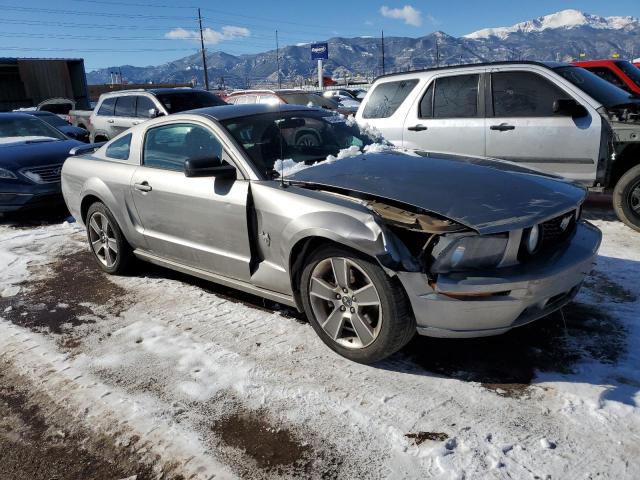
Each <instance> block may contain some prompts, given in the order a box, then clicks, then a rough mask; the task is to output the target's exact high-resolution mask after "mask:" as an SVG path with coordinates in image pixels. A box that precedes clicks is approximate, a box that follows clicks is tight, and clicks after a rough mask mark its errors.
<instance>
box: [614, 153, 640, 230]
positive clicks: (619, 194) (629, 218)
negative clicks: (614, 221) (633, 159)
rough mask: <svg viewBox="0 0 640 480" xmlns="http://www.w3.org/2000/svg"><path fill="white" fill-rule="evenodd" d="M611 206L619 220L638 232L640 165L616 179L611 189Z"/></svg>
mask: <svg viewBox="0 0 640 480" xmlns="http://www.w3.org/2000/svg"><path fill="white" fill-rule="evenodd" d="M613 208H614V210H615V211H616V215H617V216H618V218H619V219H620V221H621V222H623V223H625V224H626V225H628V226H629V227H631V228H633V229H634V230H636V231H638V232H640V165H636V166H635V167H633V168H631V169H630V170H629V171H628V172H627V173H625V174H624V175H623V176H622V177H621V178H620V180H618V183H617V184H616V186H615V188H614V190H613Z"/></svg>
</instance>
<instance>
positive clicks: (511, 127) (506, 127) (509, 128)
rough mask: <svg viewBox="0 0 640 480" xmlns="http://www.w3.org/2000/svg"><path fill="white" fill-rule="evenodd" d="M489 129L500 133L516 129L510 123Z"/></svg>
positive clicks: (492, 126)
mask: <svg viewBox="0 0 640 480" xmlns="http://www.w3.org/2000/svg"><path fill="white" fill-rule="evenodd" d="M489 128H490V129H491V130H498V131H499V132H506V131H507V130H515V129H516V127H515V126H514V125H509V124H508V123H501V124H500V125H491V126H490V127H489Z"/></svg>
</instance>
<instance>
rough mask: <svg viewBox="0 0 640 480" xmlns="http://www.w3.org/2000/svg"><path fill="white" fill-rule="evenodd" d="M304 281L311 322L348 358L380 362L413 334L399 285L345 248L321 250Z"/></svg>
mask: <svg viewBox="0 0 640 480" xmlns="http://www.w3.org/2000/svg"><path fill="white" fill-rule="evenodd" d="M301 282H302V285H301V294H302V304H303V307H304V310H305V313H306V315H307V318H308V319H309V322H310V323H311V326H312V327H313V329H314V330H315V331H316V333H317V334H318V336H319V337H320V338H321V339H322V341H323V342H324V343H325V344H327V346H328V347H329V348H331V349H332V350H333V351H335V352H337V353H338V354H340V355H342V356H343V357H346V358H348V359H349V360H353V361H355V362H358V363H365V364H370V363H374V362H377V361H380V360H382V359H384V358H386V357H388V356H389V355H391V354H393V353H395V352H397V351H398V350H400V349H401V348H402V347H403V346H405V345H406V344H407V343H408V342H409V340H411V338H412V337H413V336H414V335H415V332H416V325H415V320H414V318H413V315H412V313H411V309H410V306H409V302H408V299H407V297H406V294H405V292H404V290H403V289H402V287H401V286H400V284H399V283H398V282H397V281H395V280H394V279H391V278H389V277H388V276H387V275H386V274H385V272H384V271H383V270H382V268H380V266H378V265H377V264H375V263H373V262H371V261H369V260H367V259H365V258H362V257H360V256H358V255H357V254H354V253H352V252H350V251H349V250H347V249H343V248H339V247H331V248H322V249H319V250H317V251H316V252H315V253H313V254H312V255H311V257H310V258H309V260H308V261H307V263H306V265H305V268H304V270H303V272H302V278H301Z"/></svg>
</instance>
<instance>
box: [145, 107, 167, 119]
mask: <svg viewBox="0 0 640 480" xmlns="http://www.w3.org/2000/svg"><path fill="white" fill-rule="evenodd" d="M148 113H149V118H156V117H161V116H162V115H164V113H162V112H161V111H160V110H158V109H157V108H150V109H149V111H148Z"/></svg>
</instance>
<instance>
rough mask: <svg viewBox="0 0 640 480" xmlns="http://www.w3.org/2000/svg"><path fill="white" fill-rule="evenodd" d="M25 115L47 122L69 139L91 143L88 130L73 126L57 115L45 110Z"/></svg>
mask: <svg viewBox="0 0 640 480" xmlns="http://www.w3.org/2000/svg"><path fill="white" fill-rule="evenodd" d="M24 113H26V114H29V115H33V116H34V117H38V118H39V119H40V120H43V121H45V122H47V123H48V124H49V125H51V126H52V127H55V128H57V129H58V130H60V131H61V132H62V133H64V134H65V135H66V136H67V137H69V138H73V139H74V140H80V141H81V142H85V143H88V142H89V131H88V130H85V129H84V128H80V127H76V126H74V125H71V124H69V122H65V121H64V120H63V119H62V118H60V117H59V116H58V115H56V114H55V113H51V112H45V111H44V110H34V111H27V112H24Z"/></svg>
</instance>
